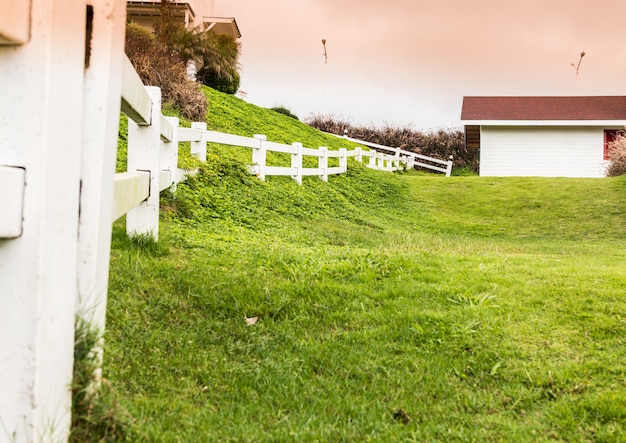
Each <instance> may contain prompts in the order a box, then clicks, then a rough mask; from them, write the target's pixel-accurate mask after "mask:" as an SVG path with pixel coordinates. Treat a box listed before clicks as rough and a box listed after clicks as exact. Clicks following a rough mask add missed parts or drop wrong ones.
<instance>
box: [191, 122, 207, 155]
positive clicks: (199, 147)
mask: <svg viewBox="0 0 626 443" xmlns="http://www.w3.org/2000/svg"><path fill="white" fill-rule="evenodd" d="M191 127H192V128H193V129H199V130H201V131H202V140H200V141H197V142H191V155H193V156H194V157H196V158H197V159H198V160H200V161H201V162H206V135H205V134H206V132H205V131H206V122H193V123H192V124H191Z"/></svg>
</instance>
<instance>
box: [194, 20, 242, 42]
mask: <svg viewBox="0 0 626 443" xmlns="http://www.w3.org/2000/svg"><path fill="white" fill-rule="evenodd" d="M202 27H203V30H204V31H213V32H215V33H216V34H228V35H230V36H232V37H234V38H241V31H240V30H239V26H237V21H236V20H235V18H234V17H203V18H202Z"/></svg>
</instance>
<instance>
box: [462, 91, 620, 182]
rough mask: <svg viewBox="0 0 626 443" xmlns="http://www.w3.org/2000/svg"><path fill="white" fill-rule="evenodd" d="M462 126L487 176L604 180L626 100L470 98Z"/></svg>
mask: <svg viewBox="0 0 626 443" xmlns="http://www.w3.org/2000/svg"><path fill="white" fill-rule="evenodd" d="M461 121H462V122H463V124H464V126H465V144H466V148H467V149H479V150H480V153H479V154H480V155H479V158H480V163H479V164H480V175H481V176H540V177H603V176H605V175H606V172H605V171H606V167H607V165H608V155H607V154H608V152H607V145H608V143H609V142H611V141H612V140H613V139H614V138H615V135H616V134H617V132H618V131H620V130H624V126H625V125H626V96H583V97H581V96H575V97H464V98H463V107H462V111H461Z"/></svg>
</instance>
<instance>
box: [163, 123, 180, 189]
mask: <svg viewBox="0 0 626 443" xmlns="http://www.w3.org/2000/svg"><path fill="white" fill-rule="evenodd" d="M165 119H166V120H167V121H168V122H169V124H170V126H171V127H172V137H171V140H170V141H169V142H167V141H164V140H161V171H169V173H170V180H169V183H167V184H166V183H159V187H160V188H164V187H165V186H166V185H170V184H171V185H172V188H171V190H172V192H173V191H175V190H176V185H177V184H178V182H179V181H180V178H179V175H178V126H179V120H178V118H177V117H165Z"/></svg>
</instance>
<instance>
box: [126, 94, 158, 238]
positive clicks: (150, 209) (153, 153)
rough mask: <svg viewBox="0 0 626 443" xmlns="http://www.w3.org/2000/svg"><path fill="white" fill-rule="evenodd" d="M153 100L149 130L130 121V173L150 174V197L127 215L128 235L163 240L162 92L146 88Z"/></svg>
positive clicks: (147, 127)
mask: <svg viewBox="0 0 626 443" xmlns="http://www.w3.org/2000/svg"><path fill="white" fill-rule="evenodd" d="M146 91H147V92H148V95H150V98H151V99H152V111H151V115H150V122H151V124H150V125H149V126H139V125H137V124H136V123H135V122H134V121H133V120H132V119H130V118H129V119H128V171H129V172H130V171H133V172H135V171H147V172H149V173H150V195H149V196H148V198H147V199H146V200H145V201H143V202H142V203H140V204H139V205H137V206H135V207H134V208H133V209H131V210H130V211H128V213H127V214H126V232H127V233H128V235H137V234H148V235H151V236H152V237H153V238H154V240H158V238H159V175H160V172H161V171H160V169H161V165H160V160H159V154H160V150H161V146H160V144H161V89H159V88H157V87H155V86H146Z"/></svg>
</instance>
